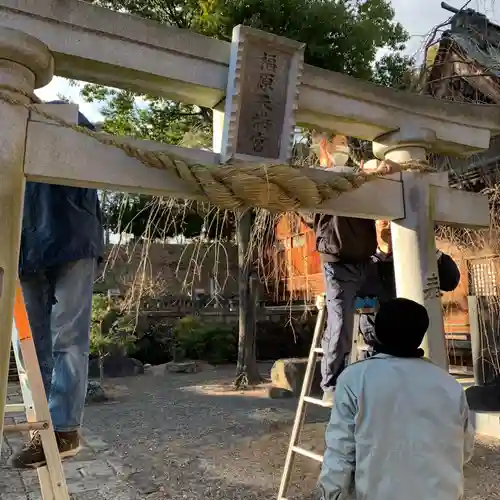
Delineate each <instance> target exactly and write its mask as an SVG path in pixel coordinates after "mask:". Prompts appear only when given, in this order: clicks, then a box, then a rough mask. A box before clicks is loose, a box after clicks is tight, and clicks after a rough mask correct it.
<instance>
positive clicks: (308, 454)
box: [292, 446, 323, 462]
mask: <svg viewBox="0 0 500 500" xmlns="http://www.w3.org/2000/svg"><path fill="white" fill-rule="evenodd" d="M292 450H293V451H294V452H295V453H298V454H299V455H302V456H304V457H307V458H311V459H312V460H316V462H323V455H320V454H319V453H314V451H310V450H306V449H304V448H301V447H300V446H294V447H293V448H292Z"/></svg>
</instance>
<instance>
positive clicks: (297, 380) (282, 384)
mask: <svg viewBox="0 0 500 500" xmlns="http://www.w3.org/2000/svg"><path fill="white" fill-rule="evenodd" d="M307 361H308V360H307V358H288V359H278V360H277V361H276V362H275V363H274V365H273V367H272V368H271V382H272V385H273V387H277V388H281V389H284V390H286V391H290V392H291V393H292V394H293V395H294V396H295V397H298V396H299V395H300V390H301V389H302V383H303V382H304V375H305V373H306V368H307ZM320 363H321V360H320V359H318V360H317V361H316V369H315V371H314V376H313V382H312V386H311V394H313V395H321V394H322V391H321V364H320Z"/></svg>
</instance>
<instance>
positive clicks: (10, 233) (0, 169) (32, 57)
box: [0, 28, 53, 445]
mask: <svg viewBox="0 0 500 500" xmlns="http://www.w3.org/2000/svg"><path fill="white" fill-rule="evenodd" d="M52 70H53V59H52V55H51V54H50V52H49V50H48V49H47V47H46V46H45V45H44V44H43V43H42V42H40V41H38V40H37V39H35V38H33V37H31V36H29V35H27V34H25V33H22V32H20V31H15V30H11V29H8V28H1V29H0V86H8V87H9V88H13V89H19V93H18V92H15V91H12V92H9V94H10V95H11V96H12V97H13V98H15V99H18V100H19V101H22V102H25V103H29V102H30V99H29V97H26V96H25V95H24V94H25V93H26V94H28V95H29V94H30V93H31V92H33V89H34V88H36V87H42V86H44V85H46V84H47V83H49V82H50V80H51V79H52V74H53V71H52ZM0 116H1V117H2V121H1V123H2V126H1V130H0V213H1V214H2V216H1V217H0V235H1V238H0V445H1V441H2V428H3V421H4V414H5V413H4V411H5V402H6V397H7V379H8V373H9V361H10V345H11V332H12V320H13V311H14V298H15V293H16V282H17V274H18V259H19V241H20V236H21V220H22V214H23V200H24V184H25V181H24V171H23V167H24V154H25V144H26V131H27V125H28V116H29V112H28V111H27V110H26V109H24V108H23V107H21V106H12V105H10V104H7V103H5V102H4V101H0ZM47 147H53V145H51V144H47Z"/></svg>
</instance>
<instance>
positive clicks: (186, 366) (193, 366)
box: [165, 361, 199, 373]
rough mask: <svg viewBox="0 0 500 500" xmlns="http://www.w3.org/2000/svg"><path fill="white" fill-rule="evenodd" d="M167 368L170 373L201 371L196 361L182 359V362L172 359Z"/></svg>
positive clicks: (166, 365)
mask: <svg viewBox="0 0 500 500" xmlns="http://www.w3.org/2000/svg"><path fill="white" fill-rule="evenodd" d="M165 369H166V371H167V372H170V373H196V372H197V371H199V367H198V363H197V362H196V361H182V362H180V363H176V362H175V361H170V363H166V364H165Z"/></svg>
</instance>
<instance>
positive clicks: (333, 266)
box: [321, 262, 369, 391]
mask: <svg viewBox="0 0 500 500" xmlns="http://www.w3.org/2000/svg"><path fill="white" fill-rule="evenodd" d="M368 265H369V263H368V262H366V263H362V264H342V263H340V262H325V263H324V264H323V269H324V274H325V285H326V307H327V323H326V329H325V333H324V334H323V340H322V343H321V346H322V348H323V353H324V354H323V358H322V361H321V375H322V381H321V387H322V388H323V391H332V390H333V389H334V387H335V385H336V383H337V378H338V376H339V375H340V373H341V372H342V370H343V369H344V368H345V366H346V362H347V360H348V357H349V354H350V352H351V346H352V334H353V328H354V314H355V310H354V306H355V300H356V294H357V292H358V290H360V288H361V286H362V285H363V283H364V281H365V279H366V273H367V269H368Z"/></svg>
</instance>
